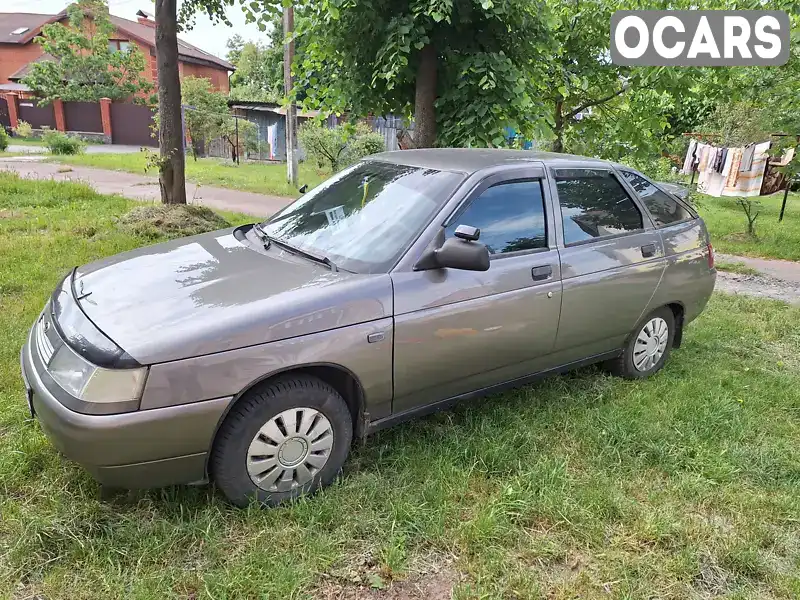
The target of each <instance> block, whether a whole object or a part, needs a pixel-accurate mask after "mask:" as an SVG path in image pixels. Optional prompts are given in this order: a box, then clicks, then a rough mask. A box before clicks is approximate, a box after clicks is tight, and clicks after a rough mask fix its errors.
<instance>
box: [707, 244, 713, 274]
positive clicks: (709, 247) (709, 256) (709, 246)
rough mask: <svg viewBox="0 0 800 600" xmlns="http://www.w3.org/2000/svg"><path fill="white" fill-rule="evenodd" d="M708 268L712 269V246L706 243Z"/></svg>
mask: <svg viewBox="0 0 800 600" xmlns="http://www.w3.org/2000/svg"><path fill="white" fill-rule="evenodd" d="M708 268H709V269H713V268H714V246H712V245H711V242H709V243H708Z"/></svg>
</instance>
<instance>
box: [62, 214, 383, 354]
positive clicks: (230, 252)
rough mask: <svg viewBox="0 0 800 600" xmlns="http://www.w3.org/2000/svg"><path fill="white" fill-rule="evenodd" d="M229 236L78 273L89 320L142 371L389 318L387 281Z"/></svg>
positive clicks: (133, 254) (178, 243) (181, 243)
mask: <svg viewBox="0 0 800 600" xmlns="http://www.w3.org/2000/svg"><path fill="white" fill-rule="evenodd" d="M235 231H236V230H235V229H227V230H222V231H217V232H212V233H206V234H201V235H197V236H193V237H188V238H182V239H179V240H173V241H170V242H165V243H162V244H157V245H154V246H149V247H145V248H139V249H137V250H132V251H130V252H125V253H122V254H118V255H116V256H112V257H109V258H106V259H104V260H100V261H97V262H94V263H90V264H88V265H85V266H83V267H79V268H77V269H76V270H75V274H74V282H73V290H74V293H75V295H76V297H77V299H78V301H79V303H80V306H81V308H82V309H83V311H84V312H85V313H86V316H87V317H89V319H90V320H91V321H92V322H93V323H94V324H95V325H96V326H97V327H98V328H99V329H100V330H101V331H102V332H103V333H104V334H105V335H107V336H108V337H109V338H111V339H112V340H113V341H114V342H116V343H117V344H118V345H119V346H120V347H121V348H122V349H124V350H125V351H126V352H127V353H128V354H130V355H131V356H132V357H133V358H134V359H136V360H137V361H139V362H140V363H142V364H152V363H157V362H165V361H170V360H177V359H181V358H188V357H192V356H199V355H202V354H210V353H214V352H221V351H225V350H231V349H235V348H241V347H244V346H252V345H256V344H263V343H266V342H271V341H275V340H280V339H286V338H290V337H296V336H300V335H306V334H309V333H315V332H318V331H324V330H328V329H335V328H338V327H346V326H348V325H352V324H355V323H363V322H366V321H371V320H375V319H380V318H382V317H385V316H389V315H391V313H392V304H391V303H392V288H391V281H390V279H389V275H387V274H382V275H381V274H379V275H355V274H352V273H347V272H342V271H338V272H334V271H331V269H329V268H328V267H327V266H325V265H321V264H317V263H315V262H313V261H310V260H308V259H306V258H303V257H301V256H298V255H296V254H292V253H291V252H287V251H285V250H283V249H280V248H278V247H277V246H276V245H275V244H273V245H272V246H271V248H270V249H269V250H266V251H264V250H262V249H261V248H260V246H258V247H257V246H255V245H254V244H252V243H251V242H249V241H247V240H246V239H243V237H242V235H239V234H237V235H234V232H235Z"/></svg>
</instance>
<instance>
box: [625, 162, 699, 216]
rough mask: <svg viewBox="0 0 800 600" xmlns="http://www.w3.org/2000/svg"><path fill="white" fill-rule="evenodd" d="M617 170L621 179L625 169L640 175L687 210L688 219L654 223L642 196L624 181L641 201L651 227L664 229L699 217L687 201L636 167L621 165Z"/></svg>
mask: <svg viewBox="0 0 800 600" xmlns="http://www.w3.org/2000/svg"><path fill="white" fill-rule="evenodd" d="M618 171H619V174H620V178H621V179H623V180H624V179H625V175H624V174H623V173H625V172H626V171H627V172H628V173H633V174H634V175H637V176H639V177H641V178H642V179H644V180H645V181H646V182H647V183H649V184H650V185H652V186H653V187H654V188H656V189H657V190H658V191H659V192H661V193H662V194H666V195H667V196H668V197H669V198H672V199H673V200H675V202H677V203H678V206H681V207H682V208H683V209H684V210H685V211H686V212H688V213H689V218H688V219H681V220H680V221H673V222H672V223H665V224H664V225H659V224H658V223H656V219H655V217H654V216H653V214H652V213H651V212H650V209H648V208H647V205H646V204H645V202H644V200H643V199H642V197H641V196H639V192H637V191H636V190H635V189H633V185H631V184H630V183H628V182H627V181H626V183H628V185H629V187H630V188H631V190H632V191H633V193H634V194H636V197H637V198H639V200H640V201H641V203H642V206H644V208H645V210H646V211H647V214H648V215H649V216H650V220H651V221H652V223H653V227H654V228H655V229H664V228H665V227H672V226H673V225H680V224H681V223H690V222H691V221H695V220H697V219H699V218H700V215H699V214H696V213H697V211H696V210H694V209H693V208H692V207H691V206H689V205H688V202H684V201H683V200H681V199H680V198H679V197H678V196H676V195H675V194H673V193H671V192H668V191H667V190H665V189H664V188H662V187H661V186H660V185H658V184H657V183H656V182H655V181H653V180H652V179H650V178H649V177H647V176H646V175H644V174H643V173H640V172H639V171H637V170H636V169H632V168H630V167H623V168H620V169H618Z"/></svg>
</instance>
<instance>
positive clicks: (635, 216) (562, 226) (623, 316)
mask: <svg viewBox="0 0 800 600" xmlns="http://www.w3.org/2000/svg"><path fill="white" fill-rule="evenodd" d="M551 176H552V177H551V186H552V188H553V190H554V192H555V196H556V197H557V198H558V206H559V210H557V211H556V218H557V219H558V221H559V222H558V224H557V226H556V228H557V234H558V235H559V237H560V239H559V246H560V249H559V253H560V259H561V277H562V284H563V291H562V308H561V323H560V326H559V331H558V337H557V339H556V350H557V351H559V352H561V353H563V354H562V358H563V361H564V362H566V361H571V360H579V359H582V358H585V357H589V356H593V355H597V354H602V353H604V352H608V351H611V350H614V349H616V348H619V347H620V346H621V345H622V343H623V341H624V340H625V338H626V336H627V335H628V334H629V333H630V332H631V330H632V329H633V327H634V326H635V325H636V323H637V322H638V320H639V319H640V318H641V316H642V314H643V313H644V311H645V309H646V308H647V306H648V304H649V303H650V300H651V298H652V297H653V294H654V293H655V291H656V288H657V287H658V284H659V281H660V279H661V275H662V273H663V271H664V248H663V245H662V242H661V237H660V236H659V234H658V232H657V231H656V230H655V228H654V227H653V224H652V222H651V220H650V218H649V216H648V215H647V213H646V212H645V211H644V210H642V207H641V205H640V204H639V202H638V199H636V198H635V194H633V193H632V192H631V191H630V190H629V188H627V186H626V185H625V184H624V183H623V181H622V179H621V178H620V177H619V176H618V175H617V173H616V172H615V171H614V170H613V169H611V168H609V167H600V168H598V167H591V168H589V167H587V168H573V167H565V168H558V167H556V168H552V169H551Z"/></svg>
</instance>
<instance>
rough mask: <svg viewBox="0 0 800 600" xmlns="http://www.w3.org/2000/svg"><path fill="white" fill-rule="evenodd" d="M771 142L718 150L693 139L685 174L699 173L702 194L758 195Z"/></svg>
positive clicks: (699, 188) (684, 162)
mask: <svg viewBox="0 0 800 600" xmlns="http://www.w3.org/2000/svg"><path fill="white" fill-rule="evenodd" d="M770 146H771V143H770V142H763V143H761V144H748V145H747V146H745V147H743V148H738V147H734V148H727V147H718V146H715V145H712V144H706V143H703V142H698V141H695V140H692V141H691V142H689V148H688V150H687V152H686V157H685V158H684V161H683V168H682V169H681V171H682V172H683V173H684V174H687V175H688V174H690V173H693V172H697V173H698V179H697V189H698V191H700V192H702V193H704V194H708V195H711V196H717V197H719V196H758V195H759V194H760V192H761V183H762V181H763V179H764V170H765V169H766V166H767V160H768V158H769V157H768V155H767V152H768V150H769V148H770Z"/></svg>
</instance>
